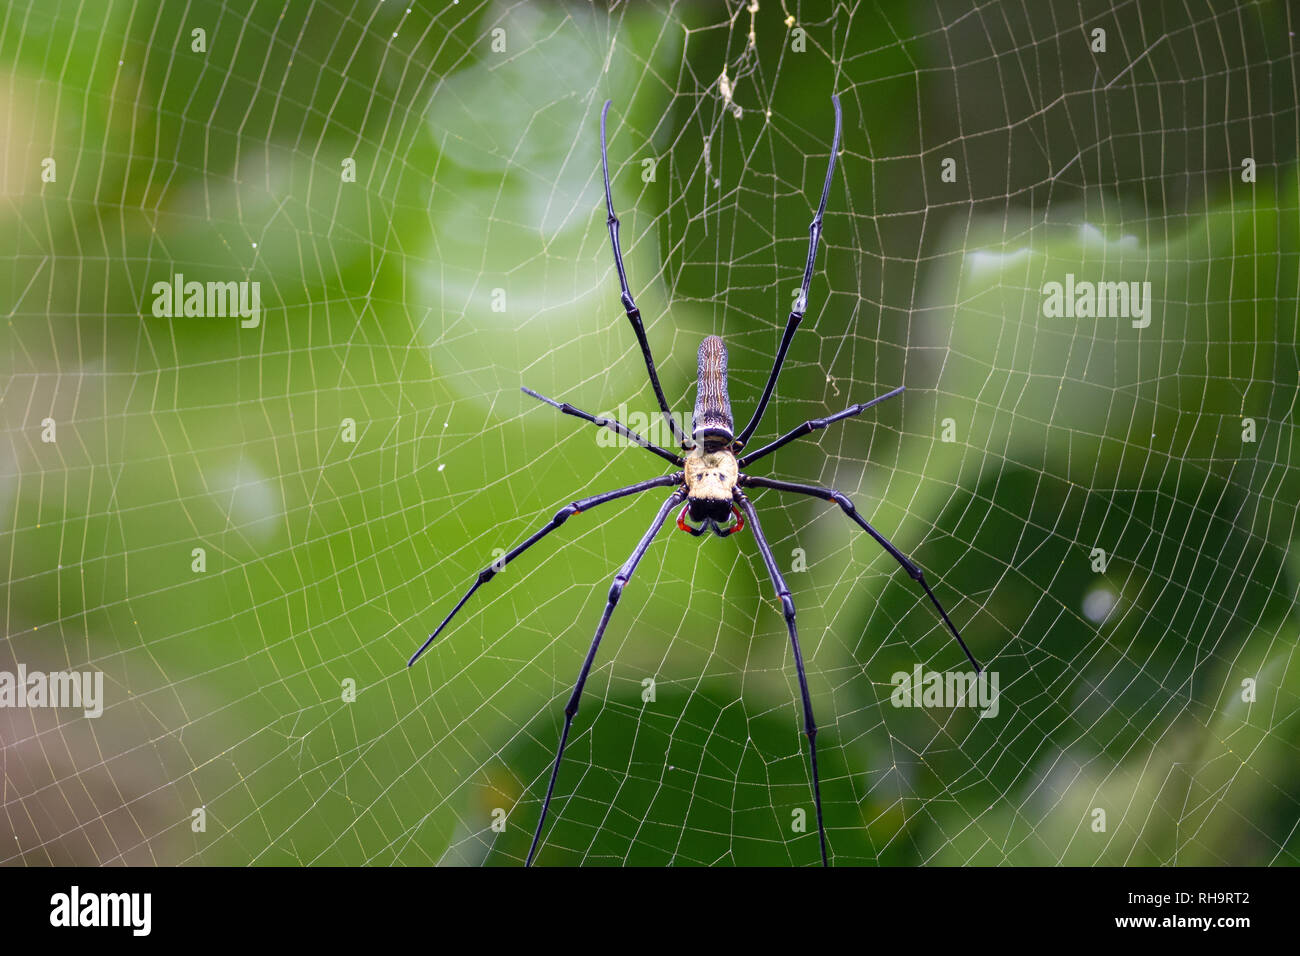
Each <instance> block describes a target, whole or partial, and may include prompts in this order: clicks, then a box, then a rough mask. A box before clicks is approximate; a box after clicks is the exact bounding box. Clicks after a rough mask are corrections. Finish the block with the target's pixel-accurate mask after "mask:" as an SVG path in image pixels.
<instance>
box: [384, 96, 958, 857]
mask: <svg viewBox="0 0 1300 956" xmlns="http://www.w3.org/2000/svg"><path fill="white" fill-rule="evenodd" d="M610 102H611V101H608V100H607V101H606V102H605V106H604V108H603V109H602V110H601V114H600V162H601V167H602V170H603V172H604V178H605V208H606V211H607V212H608V214H609V217H608V219H607V220H606V225H607V226H608V228H609V239H610V244H611V245H612V246H613V250H614V266H615V268H616V269H617V271H618V281H619V285H620V286H621V287H622V296H621V300H622V303H623V309H624V311H625V312H626V313H627V319H628V321H629V322H630V323H631V324H632V331H633V332H634V333H635V334H636V339H637V343H638V344H639V345H640V346H641V354H642V356H643V357H644V358H645V366H646V371H647V372H648V373H649V377H650V384H651V386H652V387H653V388H654V393H655V398H656V399H657V400H658V402H659V408H660V410H661V411H662V412H663V416H664V419H665V421H666V422H667V424H668V427H669V428H670V429H671V430H672V434H673V436H674V439H675V440H678V441H680V442H681V447H682V451H683V452H685V454H684V455H679V454H677V453H675V452H672V451H669V450H667V449H665V448H661V447H659V446H658V445H655V444H652V443H651V442H649V441H647V440H646V439H644V438H642V437H641V436H640V435H638V434H637V433H635V432H633V431H631V430H630V429H628V428H627V427H626V426H624V425H623V424H622V423H621V422H618V421H616V420H614V419H612V418H604V417H597V416H595V415H591V414H588V413H587V412H584V411H582V410H581V409H579V408H576V407H574V406H573V405H570V404H569V403H568V402H557V401H555V400H553V399H550V398H547V397H546V396H544V395H540V394H538V393H537V392H535V391H533V390H532V389H530V388H524V389H523V391H524V392H525V393H527V394H528V395H531V396H532V397H533V398H535V399H537V400H538V401H540V402H544V403H546V404H547V405H550V406H551V407H552V408H555V409H557V410H559V411H560V412H561V413H563V414H565V415H572V416H573V417H575V418H580V419H582V420H583V421H586V422H590V423H591V424H593V425H596V426H597V427H601V428H608V429H610V430H612V431H614V432H615V433H617V434H618V435H620V436H622V437H623V438H625V439H627V440H629V441H631V442H633V443H634V444H636V445H639V446H640V447H642V448H644V449H646V450H647V451H649V452H651V453H653V454H655V455H658V456H659V457H660V458H662V459H664V460H665V461H667V462H669V463H671V464H672V465H673V467H674V469H676V470H674V471H673V472H672V473H671V474H667V475H661V476H659V477H657V478H650V479H648V480H646V481H640V482H637V483H636V484H633V485H628V486H627V487H625V488H617V489H615V490H613V491H607V492H605V493H603V494H599V495H591V496H590V497H587V498H581V499H579V500H577V501H574V502H572V503H570V504H568V505H566V506H565V507H563V508H561V509H560V510H559V511H557V512H556V513H555V516H554V517H552V518H551V520H550V521H548V522H547V523H546V524H545V525H544V526H543V527H542V528H541V529H540V530H538V531H536V532H534V533H533V534H532V535H531V536H529V537H527V538H525V539H524V540H523V541H521V542H520V543H519V544H517V545H516V546H515V547H514V548H512V549H511V550H510V551H508V552H506V554H505V555H504V556H502V557H501V558H498V559H497V561H496V562H495V563H494V564H491V565H489V566H488V567H486V568H484V569H483V570H482V571H480V572H479V573H478V577H477V578H476V579H475V580H474V583H473V584H471V585H470V587H469V590H468V591H466V592H465V594H464V595H463V596H462V597H461V599H460V600H459V601H458V602H456V606H455V607H453V608H452V609H451V613H449V614H448V615H447V616H446V617H445V618H444V619H443V621H442V623H441V624H439V625H438V628H437V630H435V631H434V632H433V633H432V634H431V635H429V638H428V640H426V641H425V642H424V643H423V644H422V645H420V648H419V650H417V651H416V652H415V653H414V654H413V655H411V659H410V660H409V661H408V662H407V666H408V667H410V666H411V665H413V664H414V663H415V662H416V661H417V660H419V658H420V655H421V654H423V653H424V652H425V651H426V650H428V648H429V646H430V645H431V644H432V643H433V642H434V640H435V639H436V638H437V637H438V635H439V634H441V633H442V631H443V630H444V629H445V628H446V627H447V625H448V624H449V623H451V620H452V618H454V617H455V616H456V614H457V613H458V612H459V611H460V609H461V608H462V607H464V605H465V602H466V601H468V600H469V599H470V596H471V595H473V594H474V592H475V591H477V590H478V589H479V587H481V586H482V585H483V584H486V583H487V582H488V581H490V580H491V579H492V578H493V577H494V576H495V575H496V574H497V573H498V572H499V571H501V570H502V569H504V567H505V566H506V565H507V564H509V563H510V562H511V561H513V560H514V559H515V558H517V557H519V555H521V554H523V553H524V552H525V551H527V550H528V549H529V548H531V547H532V546H533V545H534V544H536V543H537V542H538V541H540V540H541V539H542V538H544V537H545V536H546V535H548V534H550V533H551V532H552V531H554V530H555V529H556V528H558V527H559V526H560V525H562V524H564V522H565V521H567V520H568V519H569V518H571V517H572V516H573V515H576V514H581V513H582V512H584V511H588V510H590V509H592V508H594V507H596V506H597V505H603V504H605V503H606V502H609V501H614V500H615V499H618V498H624V497H627V496H628V495H634V494H637V493H639V492H642V491H649V490H651V489H653V488H673V492H672V494H670V495H669V496H668V500H667V501H665V502H664V503H663V505H662V506H661V507H660V508H659V512H658V514H656V515H655V519H654V521H652V522H651V523H650V529H649V530H648V531H646V533H645V534H644V535H643V536H642V538H641V540H640V541H639V542H638V543H637V546H636V548H635V549H634V550H633V551H632V556H631V557H629V558H628V559H627V561H626V562H625V563H624V564H623V566H622V568H620V569H619V571H618V573H617V574H615V575H614V581H613V584H612V585H611V586H610V589H609V598H608V600H607V601H606V603H605V611H604V613H603V614H602V615H601V617H600V623H599V624H598V625H597V626H596V636H595V637H594V638H593V639H592V642H591V649H590V650H588V651H587V657H586V660H584V661H583V663H582V670H580V671H579V672H578V680H577V683H575V684H574V686H573V693H572V694H571V695H570V697H569V702H568V704H566V705H565V708H564V729H563V730H562V731H561V733H560V743H559V746H558V747H557V748H556V752H555V763H554V765H553V766H552V768H551V779H550V783H549V784H548V786H547V788H546V799H545V801H543V803H542V813H541V817H540V818H539V819H538V821H537V829H536V830H535V831H534V833H533V841H532V844H531V845H530V846H529V849H528V857H527V859H526V860H525V862H524V865H525V866H531V865H532V863H533V859H534V858H535V857H536V855H537V848H538V843H539V842H540V840H541V836H542V831H543V828H544V827H545V825H546V815H547V812H548V811H549V810H550V806H551V798H552V796H553V795H554V794H555V781H556V778H557V777H558V776H559V773H560V762H561V761H562V760H563V759H564V747H565V744H567V743H568V740H569V730H570V729H571V728H572V726H573V718H574V715H575V714H577V712H578V702H579V699H580V698H581V697H582V689H583V687H584V686H585V685H586V683H587V677H588V675H590V673H591V666H592V663H593V662H594V661H595V659H596V651H597V650H598V649H599V647H600V641H601V638H602V637H603V636H604V634H605V628H606V627H607V626H608V625H609V619H610V616H611V615H612V614H613V613H614V607H615V606H616V605H617V604H618V601H619V598H620V597H621V596H622V594H623V589H624V587H626V586H627V583H628V581H629V580H630V579H631V577H632V573H633V572H634V571H635V570H636V567H637V565H638V564H639V563H640V561H641V558H642V557H643V556H644V555H645V553H646V550H647V549H648V548H649V547H650V542H651V541H653V540H654V538H655V535H657V534H658V533H659V531H660V529H661V528H662V527H663V526H664V523H665V522H666V521H667V520H668V518H669V515H670V514H671V513H672V512H673V511H674V510H675V509H676V508H677V506H678V505H682V509H681V511H680V512H679V513H678V515H677V527H678V528H679V529H680V530H682V531H685V532H688V533H689V534H692V535H694V536H696V537H699V536H701V535H703V534H706V533H707V532H710V531H712V532H713V533H714V534H716V535H717V536H718V537H720V538H726V537H729V536H731V535H733V534H735V533H737V532H738V531H740V530H741V529H742V528H744V527H745V525H746V523H748V525H749V527H750V529H751V530H752V531H753V534H754V540H755V542H757V544H758V551H759V554H760V555H761V556H762V558H763V563H764V564H765V565H766V566H767V573H768V575H769V577H770V578H771V580H772V585H773V587H775V589H776V595H777V598H778V599H779V600H780V602H781V609H782V611H783V613H784V616H785V625H786V630H787V631H788V632H789V635H790V647H791V650H792V651H793V652H794V664H795V669H796V670H797V671H798V675H799V693H800V695H801V696H802V698H803V717H804V731H803V732H804V734H805V735H807V737H808V758H809V764H810V766H811V772H812V791H813V801H814V804H815V806H816V809H817V835H818V839H819V840H820V843H821V860H822V866H826V865H827V862H828V859H827V849H826V827H825V824H824V823H823V820H822V796H821V782H820V779H819V777H818V774H817V723H816V721H815V720H814V719H813V710H812V700H811V698H810V697H809V694H808V679H807V677H806V675H805V673H804V665H803V652H802V651H801V650H800V649H799V633H798V629H797V628H796V627H795V607H794V600H793V599H792V598H791V596H790V589H789V587H787V586H786V583H785V578H784V577H782V575H781V570H780V568H778V567H777V564H776V559H775V558H773V556H772V549H771V547H770V546H769V545H768V543H767V538H766V537H765V536H764V534H763V528H762V525H761V524H760V523H759V520H758V515H757V513H756V512H755V511H754V505H753V503H752V502H751V501H750V500H749V498H748V497H746V495H745V492H744V489H746V488H770V489H774V490H776V491H788V492H793V493H794V494H799V495H807V496H809V497H813V498H820V499H822V500H824V501H828V502H834V503H835V504H837V505H839V507H840V508H841V509H842V510H843V511H844V513H845V514H846V515H848V516H849V517H850V518H851V519H852V520H853V521H855V522H856V523H857V524H858V525H859V526H860V527H861V528H862V529H863V530H864V531H866V532H867V534H869V535H871V537H872V538H874V539H875V540H876V542H877V543H878V544H879V545H880V546H881V547H882V548H884V549H885V550H886V551H887V552H889V554H890V556H891V557H892V558H893V559H894V560H895V561H897V562H898V563H899V565H901V566H902V567H903V569H904V570H906V571H907V573H908V575H910V576H911V577H912V579H913V580H915V581H916V582H917V583H918V584H920V585H921V587H922V588H923V589H924V590H925V593H926V595H927V596H928V597H929V599H930V601H931V603H933V604H934V606H935V608H936V609H937V610H938V612H939V616H940V617H942V618H943V622H944V624H946V625H947V627H948V630H949V631H951V632H952V635H953V637H955V638H956V639H957V643H958V644H960V645H961V649H962V650H963V651H965V652H966V656H967V657H968V658H969V659H970V662H971V664H972V665H973V666H974V667H975V671H976V673H979V672H980V665H979V663H978V662H977V661H976V660H975V656H974V655H973V654H971V652H970V649H969V648H968V647H967V646H966V642H965V641H963V640H962V638H961V634H959V633H958V632H957V628H956V627H955V626H954V625H953V623H952V621H951V620H950V619H949V617H948V612H947V611H945V610H944V609H943V605H942V604H940V603H939V599H938V598H937V597H935V594H934V592H933V591H932V590H931V589H930V585H929V584H928V583H926V580H925V575H924V574H923V573H922V572H921V569H920V568H919V567H917V565H916V564H915V563H914V562H913V561H911V560H910V559H909V558H908V557H907V556H906V555H905V554H903V553H902V552H901V551H899V550H898V548H896V547H894V545H893V544H891V543H890V541H889V540H888V539H887V538H886V537H885V536H884V535H882V534H881V533H880V532H879V531H877V530H876V529H875V528H873V527H872V526H871V524H870V523H869V522H868V521H867V520H866V519H865V518H863V517H862V515H860V514H859V513H858V511H857V509H856V508H855V507H854V506H853V502H852V501H850V500H849V499H848V498H846V497H845V496H844V495H842V494H840V493H839V492H838V491H835V490H834V489H831V488H823V487H820V486H818V485H804V484H796V483H794V482H790V481H777V480H775V479H772V478H762V477H759V476H757V475H749V474H746V473H745V472H744V471H742V470H741V469H743V468H746V467H748V466H749V465H751V464H753V463H754V462H756V461H758V460H759V459H761V458H766V457H767V456H768V455H770V454H772V453H773V452H774V451H776V450H777V449H778V448H781V447H782V446H784V445H786V444H789V443H790V442H792V441H794V440H795V439H797V438H801V437H803V436H804V435H807V434H809V433H811V432H813V431H815V430H816V429H819V428H825V427H827V426H828V425H830V424H832V423H834V422H838V421H842V420H843V419H846V418H852V417H854V416H856V415H860V414H862V413H863V412H864V411H866V410H867V409H868V408H871V407H872V406H873V405H876V404H878V403H879V402H883V401H884V400H885V399H888V398H893V397H894V396H896V395H899V394H901V393H902V391H903V386H901V385H900V386H899V387H898V388H896V389H894V390H893V391H891V392H886V393H885V394H884V395H880V396H878V397H876V398H873V399H872V400H871V401H869V402H863V403H861V404H858V405H850V406H849V407H848V408H846V409H844V410H843V411H842V412H837V413H835V414H834V415H831V416H829V417H827V418H817V419H813V420H811V421H807V422H804V423H803V424H802V425H800V426H799V427H798V428H795V429H794V430H793V431H791V432H789V433H788V434H785V435H782V436H781V437H780V438H778V439H776V441H774V442H772V443H771V444H768V445H764V446H763V447H761V448H759V449H758V450H757V451H751V452H749V453H747V454H744V455H739V456H738V455H737V453H738V452H740V451H741V450H742V449H743V448H744V447H745V446H746V444H747V443H748V442H749V439H750V437H751V436H752V435H753V434H754V431H755V430H756V429H757V428H758V426H759V423H760V422H761V421H762V419H763V412H764V411H765V410H766V409H767V405H768V402H769V401H770V400H771V398H772V393H773V391H774V390H775V389H776V380H777V377H778V376H779V375H780V372H781V366H782V364H783V363H784V362H785V355H786V351H787V350H788V349H789V347H790V342H791V340H792V339H793V338H794V334H795V331H796V330H797V329H798V328H799V323H800V322H802V321H803V317H804V312H805V310H806V309H807V305H808V287H809V284H810V283H811V282H812V274H813V265H814V263H815V261H816V257H817V240H818V238H819V237H820V236H821V231H822V217H823V216H824V215H825V213H826V198H827V196H828V195H829V193H830V189H831V179H832V177H833V175H834V173H835V156H836V154H837V153H838V152H839V146H840V124H841V117H840V100H839V97H838V96H832V97H831V102H832V103H833V104H834V106H835V135H834V139H833V140H832V142H831V154H830V162H829V163H828V164H827V167H826V182H825V185H824V186H823V187H822V197H821V203H820V204H819V205H818V207H817V215H816V216H815V217H814V218H813V221H812V224H811V225H810V226H809V229H808V233H809V237H808V259H807V263H806V265H805V266H804V271H803V285H802V287H801V289H800V292H799V297H798V298H797V299H796V300H795V303H794V308H793V309H792V310H791V312H790V317H789V318H788V319H787V320H786V326H785V333H784V334H783V335H782V336H781V344H780V346H779V347H778V348H777V350H776V358H775V361H774V362H773V364H772V373H771V374H770V375H769V376H768V379H767V385H766V386H765V387H764V388H763V394H762V397H761V398H760V399H759V400H758V407H757V408H755V409H754V414H753V416H752V417H751V418H750V420H749V424H747V425H746V426H745V427H744V428H743V429H741V431H740V434H738V435H737V434H735V431H734V420H733V419H732V416H731V402H730V399H729V398H728V396H727V348H726V345H725V344H724V343H723V341H722V339H721V338H719V337H718V336H716V335H710V336H708V337H707V338H705V339H704V341H703V342H702V343H701V345H700V349H699V355H698V377H697V381H696V396H695V414H694V418H693V421H692V428H691V434H690V435H689V436H688V435H687V434H686V433H685V432H684V431H683V430H682V427H681V425H679V424H678V422H677V419H676V418H675V417H674V416H673V414H672V412H671V411H669V409H668V402H667V400H666V399H665V398H664V392H663V388H662V387H661V386H660V384H659V376H658V374H657V373H656V371H655V363H654V358H653V356H652V355H651V353H650V344H649V342H648V341H647V340H646V334H645V327H644V325H643V324H642V322H641V312H640V310H639V309H637V306H636V302H635V301H633V299H632V293H631V292H630V291H629V290H628V285H627V273H626V272H625V270H624V268H623V250H622V248H621V247H620V245H619V240H618V230H619V221H618V217H617V216H616V215H614V201H613V199H612V198H611V195H610V188H609V154H608V150H607V148H606V145H605V118H606V116H607V115H608V114H609V107H610Z"/></svg>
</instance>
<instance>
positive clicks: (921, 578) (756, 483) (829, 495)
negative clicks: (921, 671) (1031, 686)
mask: <svg viewBox="0 0 1300 956" xmlns="http://www.w3.org/2000/svg"><path fill="white" fill-rule="evenodd" d="M740 483H741V484H743V485H745V486H747V487H750V488H772V489H774V490H776V491H793V492H795V493H796V494H800V495H808V496H809V497H810V498H821V499H822V500H823V501H833V502H835V503H836V504H837V505H839V506H840V508H841V509H842V510H843V511H844V513H845V514H846V515H848V516H849V517H850V518H852V519H853V520H854V521H856V522H857V523H858V525H859V526H861V527H862V529H863V530H864V531H866V532H867V534H869V535H871V537H873V538H875V539H876V543H877V544H879V545H880V546H881V547H882V548H884V549H885V550H886V551H888V552H889V554H890V556H891V557H892V558H893V559H894V560H895V561H897V562H898V563H899V564H900V565H902V567H903V570H905V571H906V572H907V573H908V575H909V576H911V578H912V580H913V581H915V582H916V583H917V584H919V585H921V587H922V588H924V589H925V593H926V594H927V595H928V596H929V598H930V603H932V604H933V605H934V607H935V610H937V611H938V612H939V616H940V617H942V618H943V623H945V624H947V625H948V630H950V631H952V636H953V637H955V638H957V643H958V644H960V645H961V649H962V650H963V651H965V652H966V656H967V657H968V658H969V659H970V662H971V666H972V667H974V668H975V673H976V674H978V673H980V671H982V670H983V668H982V667H980V665H979V661H977V660H975V655H974V654H972V653H971V652H970V648H969V647H967V646H966V642H965V641H963V640H962V639H961V635H960V634H959V633H957V628H956V626H955V625H954V624H953V623H952V620H951V619H950V618H949V617H948V612H947V611H945V610H944V609H943V605H942V604H940V603H939V599H938V598H937V597H935V596H934V592H933V591H931V590H930V585H929V584H927V583H926V580H925V574H924V573H923V572H922V571H921V569H920V568H919V567H918V566H917V565H916V563H915V562H913V561H912V560H911V559H910V558H909V557H908V556H907V555H905V554H903V552H901V551H899V550H898V549H897V548H896V547H894V545H893V544H892V543H891V542H890V540H889V539H888V538H886V537H885V536H884V535H883V534H881V533H880V532H879V531H877V530H876V529H875V528H873V527H871V525H870V523H869V522H868V521H867V519H866V518H864V517H862V515H860V514H858V509H857V508H855V507H854V506H853V502H852V501H850V500H849V499H848V498H847V497H845V496H844V495H842V494H840V493H839V492H838V491H836V490H834V489H833V488H822V487H821V486H820V485H798V484H795V483H794V482H790V481H776V480H775V479H772V478H756V477H751V476H749V475H743V476H741V478H740Z"/></svg>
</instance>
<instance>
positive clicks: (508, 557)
mask: <svg viewBox="0 0 1300 956" xmlns="http://www.w3.org/2000/svg"><path fill="white" fill-rule="evenodd" d="M681 481H682V475H681V472H678V473H677V474H673V475H661V476H659V477H658V478H651V479H650V480H648V481H638V482H637V483H636V484H635V485H628V486H627V487H626V488H616V489H615V490H613V491H606V492H604V493H603V494H599V495H592V496H591V497H589V498H579V499H578V500H577V501H574V502H572V503H570V504H567V505H565V506H564V507H563V508H561V509H560V510H559V511H557V512H555V517H553V518H552V519H551V520H550V521H548V522H547V523H546V524H545V525H544V526H543V527H542V528H541V529H539V530H538V531H535V532H534V533H533V534H531V535H530V536H529V537H527V538H525V539H524V540H523V541H521V542H520V543H519V544H517V545H515V546H514V547H513V548H511V549H510V550H509V551H507V552H506V553H505V554H504V555H502V556H501V557H500V558H498V559H497V560H496V561H494V562H493V563H492V564H489V565H488V566H487V567H486V568H484V569H483V570H482V571H480V572H479V573H478V577H477V578H475V579H474V583H473V584H471V585H470V586H469V590H468V591H466V592H465V594H464V596H463V597H462V598H461V599H460V600H459V601H457V602H456V606H455V607H454V608H452V609H451V613H450V614H448V615H447V616H446V617H445V618H443V619H442V623H441V624H439V625H438V629H437V630H436V631H434V632H433V633H432V634H430V635H429V638H428V640H426V641H425V642H424V643H423V644H421V645H420V649H419V650H418V651H416V652H415V653H414V654H412V655H411V659H410V660H409V661H407V662H406V666H407V667H410V666H411V665H412V664H414V663H415V662H416V661H417V660H419V659H420V655H421V654H423V653H424V652H425V651H427V650H428V649H429V645H430V644H432V643H433V641H434V638H436V637H437V636H438V635H439V634H441V633H442V630H443V628H445V627H446V626H447V625H448V624H450V623H451V619H452V618H453V617H455V616H456V613H457V612H458V611H459V610H460V609H461V608H462V607H464V606H465V602H466V601H468V600H469V599H470V595H472V594H473V593H474V592H475V591H477V590H478V589H479V587H480V585H482V584H485V583H486V582H488V581H491V580H492V578H493V577H495V576H496V573H497V572H498V571H501V570H502V569H504V568H505V566H506V565H507V564H509V563H510V562H511V561H513V560H514V559H515V558H517V557H519V555H521V554H523V553H524V552H525V551H527V550H528V549H529V548H531V547H532V546H533V545H535V544H536V543H537V542H538V541H540V540H542V538H544V537H546V536H547V535H548V534H550V533H551V532H552V531H554V530H555V529H556V528H558V527H559V526H560V525H562V524H564V522H565V521H567V520H568V519H569V517H570V516H571V515H576V514H579V513H581V512H583V511H586V510H587V509H589V508H594V507H596V505H603V504H604V503H605V502H607V501H613V500H614V499H615V498H623V497H626V496H627V495H634V494H636V493H637V492H638V491H649V490H650V489H651V488H667V487H668V486H669V485H675V484H680V483H681Z"/></svg>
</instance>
